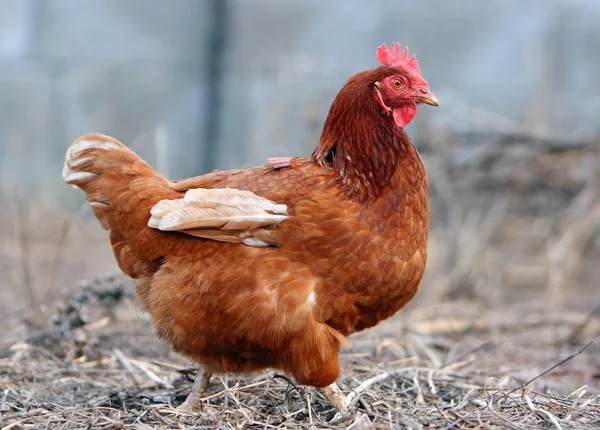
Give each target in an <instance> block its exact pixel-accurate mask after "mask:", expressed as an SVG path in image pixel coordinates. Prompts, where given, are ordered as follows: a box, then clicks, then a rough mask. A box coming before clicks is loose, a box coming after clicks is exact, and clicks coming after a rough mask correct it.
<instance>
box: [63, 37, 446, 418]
mask: <svg viewBox="0 0 600 430" xmlns="http://www.w3.org/2000/svg"><path fill="white" fill-rule="evenodd" d="M377 58H378V60H379V61H380V62H381V63H382V66H381V67H378V68H376V69H373V70H367V71H364V72H361V73H358V74H356V75H354V76H353V77H352V78H351V79H350V80H349V81H348V83H346V85H345V86H344V87H343V88H342V89H341V90H340V92H339V94H338V95H337V97H336V99H335V101H334V102H333V104H332V106H331V109H330V111H329V115H328V117H327V120H326V121H325V125H324V127H323V132H322V135H321V140H320V143H319V145H318V146H317V148H316V149H315V151H314V153H313V155H312V158H310V159H307V158H296V157H293V158H278V159H272V160H271V161H270V162H269V163H268V164H266V165H264V166H261V167H255V168H251V169H244V170H232V171H226V172H225V171H215V172H213V173H210V174H207V175H203V176H199V177H196V178H191V179H186V180H183V181H179V182H169V181H168V180H167V179H165V178H163V177H162V176H160V175H159V174H158V173H157V172H155V171H154V170H153V169H152V168H151V167H150V166H149V165H148V164H147V163H146V162H144V161H143V160H142V159H141V158H140V157H138V156H137V155H136V154H135V153H133V152H132V151H131V150H129V149H127V148H126V147H125V146H124V145H123V144H121V143H120V142H118V141H117V140H115V139H113V138H110V137H108V136H104V135H101V134H87V135H85V136H82V137H80V138H79V139H77V140H76V141H75V142H74V143H73V144H72V145H71V146H70V147H69V149H68V151H67V154H66V160H65V166H64V169H63V178H64V180H65V182H66V183H68V184H71V185H74V186H76V187H79V188H81V189H82V190H83V191H85V193H86V194H87V200H88V201H89V202H90V204H91V205H92V208H93V211H94V213H95V215H96V217H97V218H98V220H99V221H100V224H101V225H102V227H103V228H105V229H106V230H108V231H109V236H110V241H111V244H112V247H113V251H114V255H115V258H116V260H117V262H118V264H119V267H120V268H121V270H123V272H125V273H126V274H127V275H128V276H130V277H132V278H134V279H135V280H136V281H137V288H136V291H137V297H138V299H139V302H140V304H141V306H142V307H143V308H144V310H146V311H148V312H149V313H150V315H151V316H152V319H153V321H154V323H155V325H156V329H157V332H158V335H159V336H160V337H162V338H163V339H165V340H166V341H168V342H169V343H170V344H171V345H172V346H173V348H174V349H175V350H176V351H177V352H179V353H181V354H183V355H186V356H188V357H189V358H191V359H192V360H194V361H196V362H198V363H201V364H202V365H203V367H204V373H203V374H201V375H199V376H198V378H197V380H196V383H195V384H194V388H193V389H192V392H191V393H190V395H189V396H188V399H187V400H186V401H185V402H184V404H183V405H182V406H181V407H182V408H185V409H191V410H197V409H199V408H200V406H201V403H200V400H201V397H202V395H203V394H204V391H205V389H206V386H207V384H208V381H209V378H210V375H212V374H213V372H221V373H224V372H227V373H229V372H231V373H239V372H251V371H259V370H262V369H265V368H273V369H279V370H281V371H284V372H286V373H288V374H289V375H291V376H293V377H294V378H296V379H297V381H298V382H299V383H301V384H305V385H312V386H314V387H318V388H319V389H321V391H322V392H323V394H324V395H325V396H326V398H327V399H328V400H329V401H330V402H331V403H332V405H334V406H335V407H336V408H337V409H338V410H339V411H340V412H341V413H342V414H347V413H348V409H347V408H348V401H347V399H346V398H344V397H343V395H342V394H341V391H340V390H339V388H338V387H337V385H336V384H335V381H336V379H337V378H338V376H339V374H340V368H339V364H338V353H339V349H340V346H341V345H343V344H344V343H345V342H346V336H348V335H350V334H352V333H354V332H357V331H360V330H364V329H366V328H369V327H372V326H374V325H376V324H377V323H378V322H379V321H381V320H383V319H386V318H389V317H390V316H392V315H393V314H394V313H395V312H397V311H398V310H399V309H400V308H402V307H403V306H404V305H405V304H406V303H407V302H408V301H409V300H410V299H411V298H412V297H413V296H414V294H415V293H416V291H417V287H418V285H419V282H420V280H421V277H422V275H423V270H424V268H425V260H426V256H427V226H428V219H429V206H428V198H427V188H428V185H427V174H426V172H425V168H424V166H423V163H422V161H421V158H420V157H419V155H418V153H417V150H416V149H415V147H414V145H413V144H412V142H411V140H410V138H409V137H408V135H407V134H406V132H405V131H404V129H403V127H404V126H405V125H406V124H408V123H409V122H410V121H411V120H412V118H413V117H414V115H415V113H416V110H417V104H418V103H427V104H430V105H434V106H437V105H438V101H437V98H436V97H435V96H434V95H433V94H432V93H431V92H430V91H429V86H428V84H427V82H426V81H425V80H424V79H423V78H422V77H421V73H420V70H419V67H418V63H417V61H416V60H415V58H414V56H413V57H411V58H409V57H408V50H406V49H405V50H404V52H402V51H401V50H400V45H399V44H398V45H396V44H392V46H391V49H388V48H387V47H386V46H385V45H382V46H381V47H379V49H378V51H377Z"/></svg>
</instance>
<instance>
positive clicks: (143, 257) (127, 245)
mask: <svg viewBox="0 0 600 430" xmlns="http://www.w3.org/2000/svg"><path fill="white" fill-rule="evenodd" d="M62 176H63V179H64V181H65V183H67V184H69V185H71V186H73V187H76V188H80V189H82V190H83V191H84V192H85V193H86V195H87V200H88V201H89V202H90V205H91V207H92V210H93V211H94V214H95V215H96V217H97V218H98V221H99V222H100V225H101V226H102V228H104V229H105V230H109V231H110V236H111V242H112V244H113V251H114V253H115V258H116V259H117V262H118V263H119V266H120V267H121V269H123V271H125V272H126V273H127V274H128V275H129V276H132V277H134V278H135V277H138V276H142V275H143V273H141V272H144V270H143V269H144V267H154V266H155V261H156V260H157V259H159V258H160V253H159V251H158V250H157V249H155V248H153V247H152V245H151V243H152V237H153V236H156V235H157V232H156V230H153V229H150V228H149V227H148V226H147V223H148V219H149V218H150V209H151V208H152V206H154V205H155V204H156V203H157V202H158V201H160V200H162V199H168V198H179V197H181V193H179V192H176V191H173V190H171V189H170V188H169V186H168V184H169V183H168V181H167V180H166V179H165V178H163V177H162V176H161V175H159V174H158V173H157V172H156V171H155V170H154V169H152V168H151V167H150V166H149V165H148V164H147V163H146V162H145V161H144V160H142V159H141V158H140V157H139V156H138V155H137V154H136V153H135V152H133V151H131V150H130V149H129V148H127V147H126V146H125V145H123V144H122V143H121V142H119V141H117V140H116V139H113V138H111V137H109V136H105V135H102V134H86V135H84V136H81V137H80V138H79V139H77V140H75V142H73V143H72V144H71V146H70V147H69V149H68V150H67V153H66V155H65V163H64V166H63V171H62ZM116 245H118V246H116Z"/></svg>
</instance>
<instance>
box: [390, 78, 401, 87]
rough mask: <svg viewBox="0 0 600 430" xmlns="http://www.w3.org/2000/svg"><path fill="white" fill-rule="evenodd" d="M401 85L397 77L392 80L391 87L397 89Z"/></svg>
mask: <svg viewBox="0 0 600 430" xmlns="http://www.w3.org/2000/svg"><path fill="white" fill-rule="evenodd" d="M401 86H402V82H400V80H399V79H394V80H392V87H394V88H395V89H398V88H400V87H401Z"/></svg>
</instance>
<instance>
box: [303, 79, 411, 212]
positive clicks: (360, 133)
mask: <svg viewBox="0 0 600 430" xmlns="http://www.w3.org/2000/svg"><path fill="white" fill-rule="evenodd" d="M357 77H359V78H360V74H359V75H355V77H353V78H352V79H350V81H349V82H348V83H347V84H346V85H345V86H344V88H342V90H341V91H340V92H339V94H338V96H337V97H336V99H335V100H334V102H333V104H332V105H331V109H330V110H329V115H328V116H327V119H326V121H325V124H324V126H323V131H322V133H321V140H320V143H319V146H317V148H316V149H315V151H314V152H313V154H312V159H313V161H314V162H315V163H317V164H319V165H331V166H332V167H333V168H334V169H335V170H336V171H337V173H338V174H339V175H340V177H341V179H342V181H343V184H344V186H343V188H344V192H346V193H347V194H348V195H349V196H350V197H352V198H355V199H356V200H358V201H360V202H367V201H372V200H375V199H376V198H377V197H378V196H379V195H380V194H381V192H382V191H383V190H384V188H385V187H386V186H387V185H388V184H389V183H390V182H391V181H392V178H393V176H394V173H395V172H396V170H397V169H398V164H399V162H400V160H402V159H405V158H407V157H408V158H413V157H415V156H416V157H418V155H416V151H415V148H414V146H413V143H412V141H411V140H410V137H408V134H406V132H405V131H404V129H403V128H400V127H397V126H396V125H395V123H394V120H393V118H392V113H391V112H389V113H382V112H381V107H380V106H379V105H378V104H377V102H376V99H375V97H374V91H375V90H374V88H373V86H372V84H371V83H370V82H369V80H367V79H362V81H364V82H356V81H357V80H359V81H360V79H356V78H357ZM405 161H407V160H405Z"/></svg>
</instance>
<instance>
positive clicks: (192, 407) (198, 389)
mask: <svg viewBox="0 0 600 430" xmlns="http://www.w3.org/2000/svg"><path fill="white" fill-rule="evenodd" d="M211 376H212V372H210V371H208V370H201V371H199V372H198V376H196V380H195V381H194V385H193V386H192V390H191V391H190V394H188V396H187V399H185V401H184V402H183V403H182V404H181V405H179V406H177V410H178V411H185V412H201V411H202V402H201V399H202V397H203V396H204V393H206V388H208V382H209V381H210V377H211Z"/></svg>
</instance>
